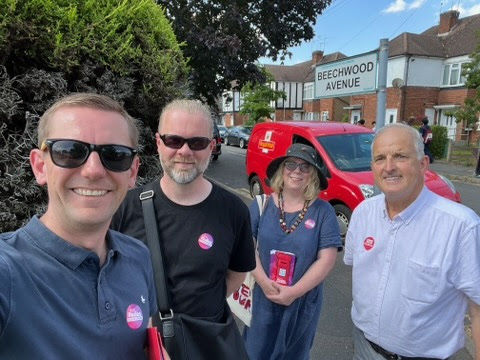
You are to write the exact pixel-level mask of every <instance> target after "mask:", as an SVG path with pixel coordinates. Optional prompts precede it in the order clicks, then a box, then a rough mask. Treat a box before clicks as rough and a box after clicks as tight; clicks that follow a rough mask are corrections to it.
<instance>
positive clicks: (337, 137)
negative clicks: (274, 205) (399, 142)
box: [246, 121, 461, 236]
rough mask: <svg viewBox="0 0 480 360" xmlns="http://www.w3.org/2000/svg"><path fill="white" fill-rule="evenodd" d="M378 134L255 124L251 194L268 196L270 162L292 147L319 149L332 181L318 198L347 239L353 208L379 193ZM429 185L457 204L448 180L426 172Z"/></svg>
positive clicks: (328, 125)
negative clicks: (375, 170) (374, 153)
mask: <svg viewBox="0 0 480 360" xmlns="http://www.w3.org/2000/svg"><path fill="white" fill-rule="evenodd" d="M373 135H374V132H373V131H371V130H370V129H367V128H365V127H362V126H358V125H353V124H347V123H335V122H303V121H302V122H286V121H285V122H284V121H281V122H268V123H260V124H257V125H255V127H254V128H253V131H252V134H251V136H250V142H249V145H248V150H247V158H246V166H247V176H248V183H249V185H250V194H251V195H252V197H253V196H255V195H257V194H262V193H264V192H265V193H270V192H271V189H270V188H269V187H268V185H267V183H266V169H267V166H268V164H269V163H270V161H272V159H274V158H277V157H279V156H283V155H285V153H286V151H287V148H288V147H289V146H290V145H291V144H292V143H303V144H308V145H310V146H312V147H313V148H315V149H316V151H317V157H318V162H319V164H320V165H321V166H322V169H323V172H324V174H325V176H326V177H327V179H328V189H326V190H324V191H322V192H321V193H320V197H321V198H322V199H324V200H326V201H328V202H329V203H330V204H332V206H333V207H334V209H335V212H336V214H337V219H338V222H339V225H340V232H341V234H342V236H344V235H345V234H346V231H347V227H348V223H349V221H350V216H351V214H352V211H353V209H355V207H356V206H357V205H358V204H360V202H362V201H363V200H364V199H366V198H369V197H371V196H374V195H376V194H378V193H379V190H378V188H376V187H375V186H374V179H373V174H372V171H371V168H370V162H371V144H372V140H373ZM425 184H426V186H427V187H428V188H429V189H430V190H432V191H434V192H436V193H437V194H439V195H441V196H444V197H446V198H448V199H451V200H453V201H456V202H461V197H460V194H459V193H458V191H456V190H455V187H454V186H453V184H452V182H451V181H449V180H448V179H446V178H445V177H443V176H441V175H438V174H436V173H434V172H433V171H427V173H426V174H425Z"/></svg>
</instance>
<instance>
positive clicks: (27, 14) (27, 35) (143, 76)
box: [0, 0, 188, 127]
mask: <svg viewBox="0 0 480 360" xmlns="http://www.w3.org/2000/svg"><path fill="white" fill-rule="evenodd" d="M0 48H1V49H2V54H1V55H0V65H3V66H5V68H6V69H7V72H8V74H9V75H10V77H11V78H14V77H16V76H18V75H23V74H25V73H26V72H27V71H29V70H30V69H32V68H34V69H38V70H44V71H46V72H49V73H61V74H63V75H62V77H63V78H64V79H65V81H66V84H67V89H66V90H67V91H68V92H72V91H77V92H78V91H91V90H92V89H94V90H95V92H101V93H103V94H106V95H110V96H112V97H114V98H115V99H117V100H120V101H122V102H124V103H125V106H126V107H127V110H128V111H129V112H130V113H131V114H132V115H133V116H135V117H137V118H139V119H141V121H142V122H144V123H145V124H146V125H148V126H151V127H155V126H156V118H157V116H158V113H159V111H160V109H161V108H162V107H163V105H165V103H167V102H168V101H170V100H171V99H173V98H175V97H179V96H182V95H183V94H184V93H185V91H186V89H187V73H188V67H187V65H186V61H185V59H184V58H183V54H182V51H181V47H180V44H179V43H178V42H177V40H176V38H175V35H174V33H173V30H172V27H171V24H170V23H169V22H168V20H167V19H166V17H165V14H164V11H163V10H162V8H161V7H160V6H158V5H157V4H156V3H155V1H154V0H124V1H121V2H119V1H116V0H56V1H51V0H2V1H1V2H0ZM101 83H104V84H111V85H112V86H103V87H102V86H101ZM117 85H119V86H120V89H118V88H117ZM37 92H41V88H33V89H30V90H29V91H28V92H27V93H23V91H19V94H20V96H21V98H22V99H23V100H24V101H25V105H26V107H27V110H29V111H31V112H34V111H33V110H32V109H28V106H29V104H28V101H27V100H28V97H29V96H31V94H36V93H37ZM53 100H55V99H53ZM47 107H48V106H47ZM39 115H41V113H39Z"/></svg>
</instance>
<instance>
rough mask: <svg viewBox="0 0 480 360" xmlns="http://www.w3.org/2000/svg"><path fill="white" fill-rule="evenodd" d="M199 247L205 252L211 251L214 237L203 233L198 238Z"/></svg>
mask: <svg viewBox="0 0 480 360" xmlns="http://www.w3.org/2000/svg"><path fill="white" fill-rule="evenodd" d="M198 246H200V247H201V248H202V249H203V250H209V249H210V248H211V247H212V246H213V237H212V235H210V234H207V233H203V234H202V235H200V237H199V238H198Z"/></svg>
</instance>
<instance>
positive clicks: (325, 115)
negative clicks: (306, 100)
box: [320, 111, 329, 121]
mask: <svg viewBox="0 0 480 360" xmlns="http://www.w3.org/2000/svg"><path fill="white" fill-rule="evenodd" d="M328 119H329V116H328V111H322V115H321V117H320V121H328Z"/></svg>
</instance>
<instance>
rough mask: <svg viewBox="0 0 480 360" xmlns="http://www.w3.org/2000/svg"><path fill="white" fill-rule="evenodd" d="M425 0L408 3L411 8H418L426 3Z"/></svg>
mask: <svg viewBox="0 0 480 360" xmlns="http://www.w3.org/2000/svg"><path fill="white" fill-rule="evenodd" d="M424 2H425V0H415V1H413V2H412V3H411V4H408V8H409V9H418V8H419V7H421V6H422V3H424Z"/></svg>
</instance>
